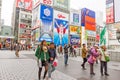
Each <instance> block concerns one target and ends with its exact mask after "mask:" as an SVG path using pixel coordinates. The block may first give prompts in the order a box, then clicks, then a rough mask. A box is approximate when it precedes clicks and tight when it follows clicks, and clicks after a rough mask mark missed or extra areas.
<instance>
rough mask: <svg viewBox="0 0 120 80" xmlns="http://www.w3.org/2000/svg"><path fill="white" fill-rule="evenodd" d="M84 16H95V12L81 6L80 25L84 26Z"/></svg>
mask: <svg viewBox="0 0 120 80" xmlns="http://www.w3.org/2000/svg"><path fill="white" fill-rule="evenodd" d="M85 16H89V17H92V18H95V12H94V11H92V10H90V9H87V8H83V9H82V10H81V26H85Z"/></svg>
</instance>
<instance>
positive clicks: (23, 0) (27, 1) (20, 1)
mask: <svg viewBox="0 0 120 80" xmlns="http://www.w3.org/2000/svg"><path fill="white" fill-rule="evenodd" d="M16 7H18V8H22V9H25V10H30V11H31V10H32V0H17V1H16Z"/></svg>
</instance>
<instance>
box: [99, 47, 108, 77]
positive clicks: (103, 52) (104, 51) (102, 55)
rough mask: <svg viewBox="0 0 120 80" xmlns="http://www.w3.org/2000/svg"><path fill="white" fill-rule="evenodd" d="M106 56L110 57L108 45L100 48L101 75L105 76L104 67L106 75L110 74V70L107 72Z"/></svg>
mask: <svg viewBox="0 0 120 80" xmlns="http://www.w3.org/2000/svg"><path fill="white" fill-rule="evenodd" d="M105 56H108V57H109V54H108V52H107V49H106V46H101V50H100V72H101V76H103V69H104V74H105V75H106V76H109V74H108V72H107V69H108V68H107V62H108V61H106V59H105Z"/></svg>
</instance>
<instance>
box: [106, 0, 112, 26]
mask: <svg viewBox="0 0 120 80" xmlns="http://www.w3.org/2000/svg"><path fill="white" fill-rule="evenodd" d="M106 23H107V24H109V23H114V5H113V0H107V1H106Z"/></svg>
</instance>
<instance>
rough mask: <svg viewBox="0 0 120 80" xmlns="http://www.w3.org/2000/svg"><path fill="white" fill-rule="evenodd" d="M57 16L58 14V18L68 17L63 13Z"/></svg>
mask: <svg viewBox="0 0 120 80" xmlns="http://www.w3.org/2000/svg"><path fill="white" fill-rule="evenodd" d="M57 16H58V18H66V17H65V16H63V15H62V14H58V15H57Z"/></svg>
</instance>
